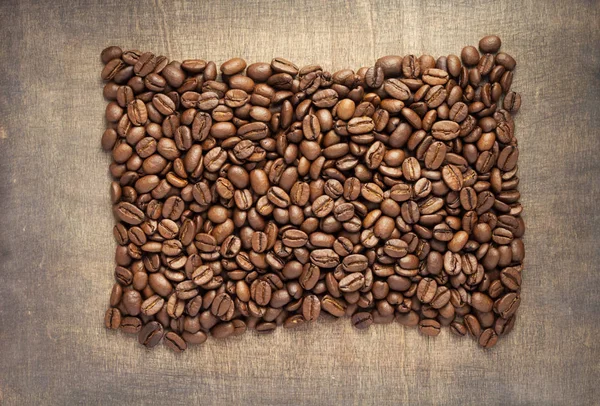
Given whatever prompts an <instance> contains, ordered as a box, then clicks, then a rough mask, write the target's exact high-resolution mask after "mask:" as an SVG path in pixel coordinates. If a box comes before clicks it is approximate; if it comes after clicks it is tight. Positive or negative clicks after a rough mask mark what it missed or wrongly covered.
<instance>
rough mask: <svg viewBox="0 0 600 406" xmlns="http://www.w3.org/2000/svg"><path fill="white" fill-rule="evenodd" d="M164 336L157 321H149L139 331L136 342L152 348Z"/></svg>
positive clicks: (161, 327)
mask: <svg viewBox="0 0 600 406" xmlns="http://www.w3.org/2000/svg"><path fill="white" fill-rule="evenodd" d="M163 334H164V329H163V326H162V325H161V324H160V323H159V322H157V321H151V322H149V323H148V324H146V325H145V326H144V327H142V329H141V330H140V332H139V334H138V341H139V343H140V344H142V345H144V346H146V347H148V348H153V347H156V346H157V345H158V343H160V340H162V338H163Z"/></svg>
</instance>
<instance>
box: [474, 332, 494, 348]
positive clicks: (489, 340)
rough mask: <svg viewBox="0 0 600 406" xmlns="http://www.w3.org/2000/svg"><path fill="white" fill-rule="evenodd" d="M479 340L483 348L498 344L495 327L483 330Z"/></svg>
mask: <svg viewBox="0 0 600 406" xmlns="http://www.w3.org/2000/svg"><path fill="white" fill-rule="evenodd" d="M478 342H479V345H480V346H482V347H483V348H491V347H493V346H494V345H496V342H498V335H497V334H496V332H495V331H494V329H491V328H487V329H485V330H483V331H482V333H481V335H480V336H479V341H478Z"/></svg>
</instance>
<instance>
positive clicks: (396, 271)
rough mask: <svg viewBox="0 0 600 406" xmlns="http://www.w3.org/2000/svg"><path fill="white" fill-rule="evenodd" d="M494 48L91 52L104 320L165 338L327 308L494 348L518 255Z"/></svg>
mask: <svg viewBox="0 0 600 406" xmlns="http://www.w3.org/2000/svg"><path fill="white" fill-rule="evenodd" d="M500 45H501V41H500V39H499V38H498V37H497V36H487V37H485V38H483V39H481V41H480V42H479V50H478V49H477V48H476V47H474V46H467V47H465V48H463V49H462V52H461V54H460V56H457V55H448V56H441V57H439V58H437V59H435V58H433V57H432V56H430V55H421V56H420V57H417V56H414V55H406V56H398V55H389V56H385V57H382V58H380V59H378V60H377V61H376V62H375V64H374V65H372V66H368V67H363V68H360V69H358V70H357V71H356V72H355V71H353V70H350V69H342V70H339V71H337V72H335V73H330V72H328V71H327V70H324V69H323V68H322V67H321V66H319V65H308V66H304V67H300V68H299V67H298V66H296V65H295V64H294V63H292V62H290V61H288V60H286V59H283V58H275V59H273V60H272V61H271V62H270V63H253V64H251V65H247V63H246V61H245V60H243V59H241V58H233V59H230V60H228V61H226V62H224V63H223V64H221V65H220V66H217V65H216V64H215V63H214V62H207V61H205V60H202V59H190V60H184V61H183V62H178V61H169V60H168V59H167V58H166V57H164V56H158V55H155V54H153V53H151V52H140V51H137V50H130V51H123V50H122V49H121V48H119V47H117V46H111V47H108V48H106V49H105V50H104V51H102V54H101V59H102V62H103V63H104V68H103V69H102V74H101V76H102V79H103V80H104V81H105V82H106V84H105V86H104V96H105V98H106V99H107V100H109V103H108V105H107V107H106V120H107V122H108V125H107V127H108V128H107V129H106V131H105V132H104V134H103V136H102V147H103V148H104V150H106V151H108V152H110V153H111V154H112V159H113V162H112V163H111V164H110V173H111V175H112V177H113V178H114V181H113V182H112V183H111V187H110V195H111V200H112V204H113V212H114V215H115V217H116V220H117V224H116V225H115V227H114V237H115V239H116V241H117V244H118V245H117V249H116V255H115V261H116V268H115V272H114V276H115V280H116V283H115V284H114V286H113V288H112V292H111V295H110V308H109V309H108V311H107V312H106V316H105V320H104V321H105V325H106V327H107V328H110V329H120V330H122V331H123V332H125V333H131V334H136V335H137V337H138V340H139V342H140V343H141V344H143V345H145V346H146V347H154V346H156V345H157V344H159V343H160V342H161V341H162V342H163V343H164V344H165V345H166V346H167V347H169V348H171V349H172V350H174V351H183V350H185V349H186V348H187V347H188V345H190V344H201V343H203V342H204V341H206V339H207V337H208V336H209V335H211V336H213V337H215V338H225V337H228V336H236V335H240V334H243V333H244V332H245V331H246V330H247V329H252V330H256V331H257V332H260V333H268V332H272V331H273V330H274V329H275V328H277V326H281V325H283V327H286V328H293V327H296V326H299V325H301V324H304V323H307V322H312V321H315V320H317V319H318V318H319V315H323V314H325V313H326V314H327V315H330V316H333V317H343V316H348V317H349V318H350V320H351V323H352V324H353V325H354V326H355V327H356V328H358V329H364V328H368V327H369V326H371V325H372V324H373V323H391V322H392V321H394V320H396V321H398V322H399V323H401V324H403V325H406V326H412V327H418V329H419V331H420V332H421V333H422V334H425V335H428V336H436V335H438V334H439V332H440V329H441V327H442V326H449V327H450V329H451V331H452V332H454V333H456V334H458V335H461V336H464V335H469V336H472V337H473V338H474V339H475V340H477V342H478V343H479V345H481V346H483V347H486V348H488V347H492V346H493V345H495V344H496V341H497V340H498V337H499V336H502V335H504V334H506V333H508V332H509V331H510V330H511V329H512V328H513V325H514V322H515V312H516V310H517V308H518V307H519V304H520V290H521V274H522V262H523V257H524V249H523V241H522V236H523V233H524V223H523V220H522V219H521V217H520V215H521V211H522V207H521V205H520V204H519V197H520V195H519V192H518V190H517V187H518V185H519V178H518V177H517V160H518V156H519V150H518V147H517V140H516V138H515V137H514V129H515V125H514V121H513V118H512V114H513V113H516V112H517V111H518V110H519V107H520V105H521V97H520V95H519V94H518V93H515V92H513V91H511V90H510V88H511V83H512V80H513V72H514V69H515V65H516V62H515V60H514V59H513V58H512V57H511V56H510V55H508V54H506V53H504V52H499V49H500Z"/></svg>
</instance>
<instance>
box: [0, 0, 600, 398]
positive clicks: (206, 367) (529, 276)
mask: <svg viewBox="0 0 600 406" xmlns="http://www.w3.org/2000/svg"><path fill="white" fill-rule="evenodd" d="M489 33H497V34H499V35H500V36H501V37H502V40H503V43H504V47H503V49H504V50H506V51H507V52H509V53H511V54H513V55H514V56H515V57H516V58H517V61H518V67H517V72H516V75H515V80H514V83H513V89H515V90H517V91H519V92H521V93H522V95H523V106H522V108H521V112H520V113H519V116H518V118H517V136H518V138H519V140H520V147H521V157H520V159H521V162H520V165H519V166H520V177H521V185H520V190H521V192H522V196H523V198H522V201H523V204H524V206H525V209H526V214H525V218H526V223H527V227H528V231H527V234H526V249H527V258H526V273H525V282H524V293H523V302H522V306H521V309H520V319H519V320H518V323H517V325H516V327H515V330H514V331H513V333H512V334H511V335H510V336H509V337H508V338H507V339H504V340H501V341H500V343H499V345H498V346H497V347H496V348H495V349H493V350H492V351H483V350H481V349H480V348H478V347H477V346H476V344H475V343H474V342H473V341H471V340H468V339H462V340H461V339H458V338H456V337H454V336H451V334H450V333H449V332H448V331H446V330H444V332H443V333H442V334H441V335H440V336H439V337H437V339H428V338H426V337H422V336H419V335H418V333H417V332H416V331H414V330H407V329H404V328H403V327H402V326H400V325H398V324H393V325H387V326H374V328H371V329H370V330H369V331H366V332H359V331H356V330H354V329H352V328H351V326H350V324H349V322H348V321H347V320H344V321H340V322H332V323H320V324H318V325H313V326H311V327H308V328H303V329H302V330H297V331H287V330H279V331H277V332H276V333H275V334H273V335H270V336H266V337H265V336H260V337H257V336H255V335H254V334H247V335H245V336H244V337H241V338H234V339H229V340H226V341H222V342H216V341H213V340H211V341H209V342H207V343H206V344H205V345H204V346H202V347H197V348H194V349H191V350H190V351H187V352H186V353H184V354H183V355H175V354H173V353H171V352H170V351H168V350H166V349H164V348H162V347H161V348H159V349H157V350H155V351H152V352H148V351H145V350H144V349H143V348H142V347H141V346H139V345H138V344H137V342H136V340H135V339H133V338H131V337H126V336H124V335H122V334H118V333H112V332H107V331H105V329H104V328H103V325H102V318H103V313H104V310H105V306H106V305H107V301H108V294H109V291H110V288H111V285H112V283H113V281H112V269H113V252H114V242H113V239H112V232H111V230H112V226H113V219H112V214H111V210H110V203H109V196H108V186H109V176H108V170H107V167H108V164H109V157H108V156H107V155H105V154H103V153H102V152H101V150H100V136H101V134H102V131H103V127H104V123H103V114H104V107H105V101H104V100H103V98H102V84H101V81H100V70H101V64H100V61H99V53H100V51H101V50H102V49H103V48H104V47H105V46H107V45H110V44H119V45H121V46H123V47H124V48H129V47H135V48H139V49H142V50H152V51H154V52H155V53H157V54H164V55H167V56H168V57H170V58H173V59H179V60H182V59H185V58H191V57H201V58H206V59H212V60H215V61H216V62H217V63H221V62H222V61H224V60H226V59H228V58H230V57H233V56H243V57H245V58H246V59H247V60H248V61H249V62H255V61H270V59H271V58H272V57H274V56H283V57H286V58H289V59H291V60H293V61H295V62H296V63H297V64H299V65H304V64H308V63H313V62H318V63H321V64H322V65H323V66H324V67H325V68H328V69H331V70H335V69H339V68H346V67H350V68H355V69H356V68H358V67H360V66H363V65H370V64H372V63H374V61H375V60H376V58H377V57H379V56H383V55H386V54H401V55H406V54H409V53H417V54H418V53H421V52H428V53H430V54H432V55H434V56H438V55H441V54H444V55H447V54H449V53H459V52H460V49H461V47H462V46H463V45H466V44H474V45H476V44H477V41H478V39H479V38H480V37H481V36H483V35H485V34H489ZM0 38H2V40H1V42H0V50H1V55H0V56H1V57H2V58H1V60H0V89H1V94H2V95H1V96H0V151H1V152H0V154H1V155H0V271H1V278H0V404H6V405H20V404H36V405H37V404H157V403H162V404H169V403H173V404H179V403H181V404H182V403H184V402H186V403H200V404H206V405H208V404H221V405H223V404H239V403H243V404H279V405H298V404H314V405H318V404H344V405H346V404H347V405H362V404H392V405H398V404H464V405H468V404H472V405H480V404H486V405H505V404H510V405H517V404H539V405H547V404H573V405H584V404H598V402H600V400H599V399H598V396H599V395H600V389H599V388H598V381H599V380H600V351H599V350H600V344H599V343H598V338H599V335H600V327H599V322H600V316H599V314H600V305H599V299H598V298H599V293H598V289H599V288H600V269H599V268H600V267H599V265H598V261H599V260H600V252H599V244H598V239H599V238H600V221H599V218H600V214H599V210H598V199H599V198H600V181H599V179H598V178H599V176H598V175H599V173H600V163H599V159H598V156H599V154H600V132H599V130H598V128H599V127H600V112H599V110H600V109H599V106H600V104H599V103H600V49H599V46H600V45H599V44H600V2H598V1H593V0H588V1H585V0H576V1H575V0H574V1H569V2H551V1H533V0H519V1H498V0H489V1H487V0H486V1H477V2H476V1H466V0H459V1H453V2H447V3H446V2H444V3H442V2H435V1H427V0H410V1H404V2H393V1H381V2H379V1H367V0H364V1H328V2H310V1H305V0H295V1H283V0H273V1H265V2H258V1H256V0H250V1H239V2H235V1H226V0H221V1H215V2H189V3H183V2H180V1H167V0H156V1H149V2H147V1H135V0H107V1H102V2H100V1H98V2H96V3H94V2H92V1H84V0H76V1H68V2H67V1H36V0H23V1H16V0H4V1H2V2H1V3H0Z"/></svg>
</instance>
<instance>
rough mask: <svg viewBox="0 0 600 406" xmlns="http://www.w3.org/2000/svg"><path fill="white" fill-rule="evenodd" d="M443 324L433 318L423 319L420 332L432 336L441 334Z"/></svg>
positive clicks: (420, 323)
mask: <svg viewBox="0 0 600 406" xmlns="http://www.w3.org/2000/svg"><path fill="white" fill-rule="evenodd" d="M441 327H442V326H441V325H440V323H439V322H438V321H436V320H433V319H423V320H421V321H420V322H419V332H420V333H422V334H424V335H426V336H430V337H435V336H437V335H438V334H440V330H441Z"/></svg>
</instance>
